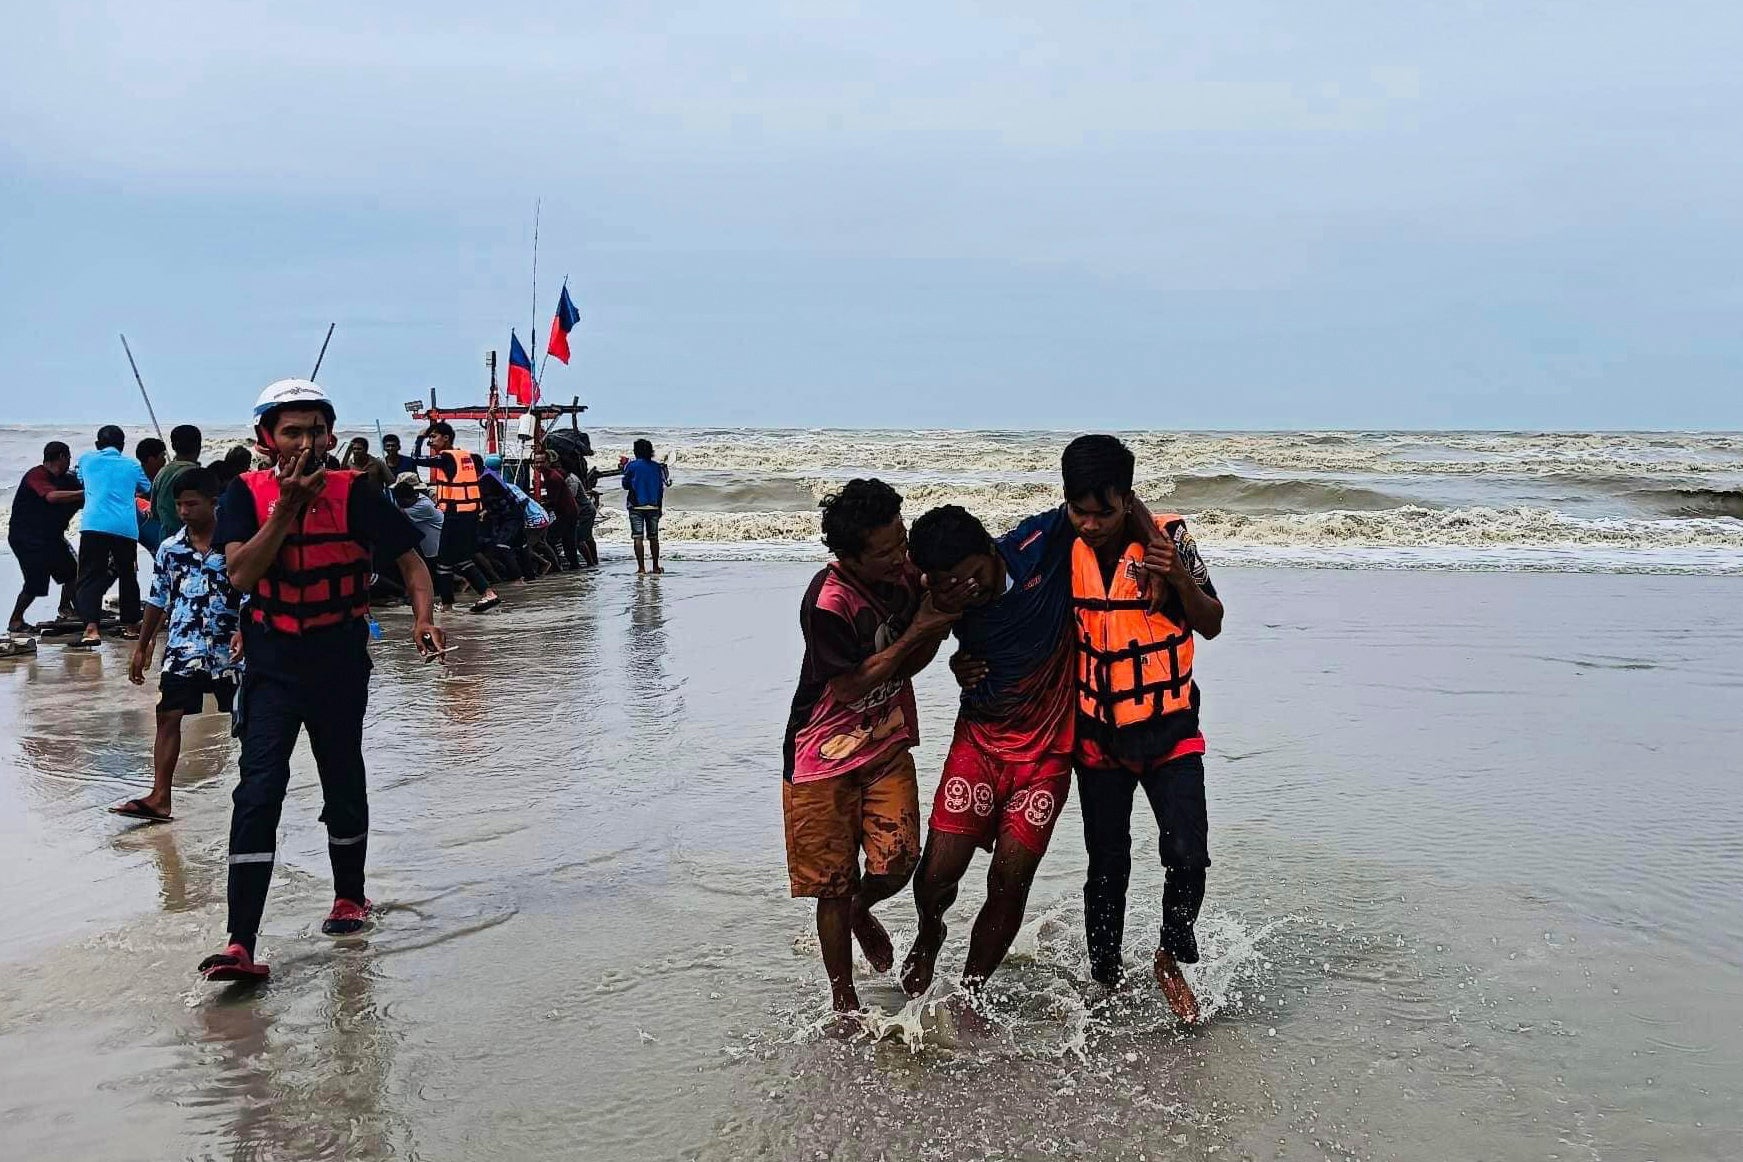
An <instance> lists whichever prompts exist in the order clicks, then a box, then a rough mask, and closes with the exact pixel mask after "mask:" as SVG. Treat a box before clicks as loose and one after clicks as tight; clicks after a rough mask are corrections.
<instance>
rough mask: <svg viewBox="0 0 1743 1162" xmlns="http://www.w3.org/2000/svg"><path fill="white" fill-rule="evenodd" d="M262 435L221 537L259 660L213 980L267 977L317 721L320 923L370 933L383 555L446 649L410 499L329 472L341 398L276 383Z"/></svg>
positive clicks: (420, 623)
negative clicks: (374, 642)
mask: <svg viewBox="0 0 1743 1162" xmlns="http://www.w3.org/2000/svg"><path fill="white" fill-rule="evenodd" d="M254 416H255V434H256V436H257V438H258V440H259V442H260V446H261V448H262V449H263V450H264V451H265V452H266V453H267V454H268V455H269V456H270V457H271V458H272V463H271V464H270V465H269V466H268V467H266V468H264V469H261V470H258V471H252V472H244V473H242V475H240V476H238V477H237V478H236V479H235V480H234V481H232V482H231V483H230V485H229V487H228V488H227V490H226V491H225V493H224V496H223V499H222V501H221V502H220V505H219V510H218V525H217V529H216V531H215V533H214V535H213V542H214V543H215V544H217V545H222V546H223V548H224V554H225V558H226V561H227V563H228V567H229V573H230V581H231V584H232V585H234V586H235V588H236V590H237V591H238V592H239V593H242V594H245V595H246V602H245V604H244V606H243V612H242V643H243V656H244V657H245V658H246V659H247V664H246V667H245V671H244V674H243V679H242V689H241V692H240V695H239V697H238V699H237V718H238V721H239V727H240V730H239V733H240V736H241V738H242V758H241V769H242V778H241V781H240V782H239V783H238V785H237V787H236V792H235V795H234V797H233V801H234V810H233V811H232V813H231V816H230V884H229V904H230V916H229V930H230V940H229V944H228V945H227V946H226V947H225V949H224V951H223V952H220V953H218V954H216V955H214V956H208V957H207V958H206V959H205V960H204V961H202V962H201V963H200V973H201V975H203V976H204V977H205V978H206V979H207V980H216V981H224V980H258V979H261V978H263V977H265V976H266V975H267V972H268V970H267V966H266V965H264V964H260V963H258V962H257V961H256V960H255V959H254V944H255V935H256V933H257V932H258V931H259V928H260V916H261V913H262V912H263V911H264V910H265V907H266V894H267V888H268V886H269V885H270V883H271V880H272V865H273V861H274V858H275V845H276V842H277V834H278V821H279V813H280V811H281V809H282V808H283V806H284V796H285V789H286V787H287V786H288V784H289V782H290V756H291V751H292V749H293V748H294V747H295V746H296V741H297V734H298V733H299V731H301V730H304V729H306V730H307V731H308V734H309V747H310V749H311V750H312V751H313V752H314V756H315V767H316V769H317V770H318V771H319V772H320V777H321V799H322V811H321V819H322V821H323V822H324V823H326V825H327V855H328V857H329V859H330V860H331V861H332V865H333V891H334V896H335V899H334V902H333V909H332V911H331V912H330V913H329V914H328V916H327V919H326V921H325V922H324V923H323V924H322V925H321V930H322V931H323V932H326V933H328V934H329V935H344V934H347V933H352V932H356V931H359V930H360V929H362V928H363V927H364V926H365V925H366V924H367V923H368V920H369V910H370V904H369V900H368V898H367V897H366V896H365V895H364V890H363V868H364V862H365V857H366V855H367V850H368V837H369V800H368V794H367V790H366V788H365V785H364V769H363V712H364V708H365V706H366V705H367V703H368V700H369V670H370V661H369V650H368V643H369V630H368V622H369V578H370V562H371V559H372V557H373V555H374V554H375V553H376V552H378V551H379V552H381V553H382V554H384V555H385V556H387V557H389V558H391V559H393V560H394V561H395V562H396V563H397V564H398V566H399V569H400V574H401V576H403V577H404V578H405V582H406V592H407V595H408V596H409V597H410V599H411V603H412V616H413V622H414V624H413V629H412V637H413V640H414V641H415V642H416V643H417V647H418V651H419V652H420V653H422V654H424V655H425V656H426V657H432V656H440V652H441V650H442V649H443V646H444V643H443V637H442V631H441V630H440V629H438V628H436V625H435V623H434V621H433V617H434V613H433V604H434V601H433V595H432V589H431V585H430V574H429V571H428V570H427V569H425V568H424V562H423V558H422V557H421V556H419V554H418V544H419V540H420V537H419V534H418V531H417V530H416V529H415V528H413V527H412V524H411V522H410V521H408V520H407V519H406V518H405V515H404V514H403V513H401V512H400V510H399V508H398V507H397V506H396V505H394V504H393V503H392V502H391V501H390V500H388V499H387V497H386V495H385V494H384V493H383V492H382V491H381V490H380V489H379V488H374V487H371V486H370V485H369V483H368V481H367V479H365V478H363V477H361V474H359V473H357V472H351V471H345V470H341V469H329V468H326V467H324V464H325V462H326V457H327V453H328V452H329V451H330V450H331V449H332V447H333V444H334V438H333V422H334V413H333V405H332V403H331V401H329V400H328V399H327V395H326V393H325V392H323V391H322V390H321V389H320V388H319V387H317V386H316V385H315V384H313V383H310V382H309V381H308V380H302V379H286V380H280V381H279V382H277V383H274V384H272V385H271V386H270V387H268V388H267V389H266V390H265V391H263V392H261V394H260V400H259V402H258V403H257V405H256V407H255V409H254Z"/></svg>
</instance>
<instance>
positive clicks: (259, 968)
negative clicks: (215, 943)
mask: <svg viewBox="0 0 1743 1162" xmlns="http://www.w3.org/2000/svg"><path fill="white" fill-rule="evenodd" d="M271 974H272V968H271V966H269V965H265V964H257V963H255V960H254V957H253V956H252V955H250V954H249V951H248V949H246V948H244V947H242V945H240V944H232V945H231V946H230V947H228V948H226V949H225V950H224V951H222V952H220V953H218V954H217V955H215V956H208V957H206V959H204V960H202V961H200V975H201V976H203V977H205V978H206V979H207V980H209V981H213V982H220V981H232V980H265V979H266V978H267V977H268V976H270V975H271Z"/></svg>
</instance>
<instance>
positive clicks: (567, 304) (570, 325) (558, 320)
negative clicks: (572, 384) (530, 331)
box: [545, 283, 581, 363]
mask: <svg viewBox="0 0 1743 1162" xmlns="http://www.w3.org/2000/svg"><path fill="white" fill-rule="evenodd" d="M580 321H581V312H580V311H577V310H576V309H575V304H574V302H573V301H572V300H571V299H570V298H569V287H568V284H566V283H565V284H564V286H563V297H562V298H559V299H558V300H557V315H556V317H555V318H553V319H552V320H551V341H550V342H549V343H547V344H545V353H546V354H547V355H555V356H556V357H557V358H558V359H560V360H562V361H563V362H564V363H568V362H569V332H570V331H573V330H574V329H575V324H576V323H579V322H580Z"/></svg>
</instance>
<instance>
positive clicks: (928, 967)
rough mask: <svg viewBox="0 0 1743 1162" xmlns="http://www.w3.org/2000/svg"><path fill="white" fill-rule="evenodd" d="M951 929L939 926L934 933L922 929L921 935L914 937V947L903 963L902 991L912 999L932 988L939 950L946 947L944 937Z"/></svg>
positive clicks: (942, 925)
mask: <svg viewBox="0 0 1743 1162" xmlns="http://www.w3.org/2000/svg"><path fill="white" fill-rule="evenodd" d="M948 931H949V928H948V927H946V926H945V925H944V924H939V925H938V927H937V928H936V929H934V930H932V931H928V930H927V929H925V928H921V929H920V934H919V935H918V936H916V937H914V947H912V948H910V949H909V950H908V956H907V958H906V959H905V960H903V961H902V991H903V992H905V993H907V994H908V995H909V996H911V997H917V996H919V995H920V994H922V993H924V992H925V991H926V990H927V989H929V988H931V987H932V973H933V971H934V970H935V969H936V968H937V967H938V950H939V949H941V948H943V947H944V936H945V933H947V932H948Z"/></svg>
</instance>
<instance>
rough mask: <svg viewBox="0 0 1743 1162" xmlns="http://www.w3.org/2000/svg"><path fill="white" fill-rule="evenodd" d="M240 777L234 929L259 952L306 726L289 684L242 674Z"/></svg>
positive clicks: (233, 840) (233, 853)
mask: <svg viewBox="0 0 1743 1162" xmlns="http://www.w3.org/2000/svg"><path fill="white" fill-rule="evenodd" d="M242 699H243V702H242V757H241V761H240V764H239V765H240V767H241V780H240V781H239V782H238V783H237V785H236V790H235V792H234V794H232V796H231V802H232V803H233V804H234V806H233V807H232V810H231V813H230V883H229V892H228V896H229V909H230V918H229V930H230V939H231V942H232V943H236V944H240V945H242V947H244V948H246V949H247V950H248V952H249V954H250V955H252V954H253V952H254V940H255V936H256V935H257V934H258V933H259V931H260V917H261V914H262V913H263V912H264V911H265V910H266V895H267V890H268V889H269V888H270V887H271V884H272V865H273V862H274V860H275V859H276V855H277V845H278V820H279V815H280V813H281V812H282V811H283V809H284V796H285V790H286V788H287V787H289V785H290V758H291V751H292V750H293V749H295V747H296V742H297V732H298V730H299V729H300V728H301V726H302V720H301V718H300V716H299V713H298V706H297V699H296V697H295V691H294V690H293V689H292V687H291V685H290V684H289V683H288V682H285V681H283V680H280V679H274V678H267V677H263V676H261V675H257V674H253V673H250V674H248V675H247V676H246V677H244V678H243V693H242Z"/></svg>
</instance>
